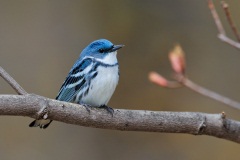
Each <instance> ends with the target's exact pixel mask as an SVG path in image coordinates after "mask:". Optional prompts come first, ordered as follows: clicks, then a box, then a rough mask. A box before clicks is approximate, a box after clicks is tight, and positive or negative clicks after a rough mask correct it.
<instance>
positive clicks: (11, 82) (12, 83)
mask: <svg viewBox="0 0 240 160" xmlns="http://www.w3.org/2000/svg"><path fill="white" fill-rule="evenodd" d="M0 76H1V77H2V78H3V79H4V80H5V81H6V82H7V83H8V84H9V85H10V86H11V87H12V88H13V89H14V90H15V91H16V92H17V93H18V94H20V95H24V94H27V92H26V91H25V90H24V89H23V88H22V87H21V86H20V85H19V84H18V83H17V82H16V81H15V80H14V79H13V78H12V77H11V76H10V75H9V74H8V73H7V72H6V71H5V70H4V69H3V68H2V67H1V66H0Z"/></svg>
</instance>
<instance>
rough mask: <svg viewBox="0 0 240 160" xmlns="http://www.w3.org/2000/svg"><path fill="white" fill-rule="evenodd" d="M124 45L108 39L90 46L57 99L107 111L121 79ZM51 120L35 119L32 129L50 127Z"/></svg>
mask: <svg viewBox="0 0 240 160" xmlns="http://www.w3.org/2000/svg"><path fill="white" fill-rule="evenodd" d="M123 46H124V45H114V44H112V43H111V42H110V41H108V40H106V39H100V40H96V41H93V42H92V43H90V44H89V45H88V46H87V47H86V48H85V49H84V50H83V51H82V53H81V54H80V57H79V58H78V60H77V61H76V62H75V64H74V65H73V67H72V68H71V70H70V72H69V74H68V76H67V77H66V80H65V81H64V83H63V84H62V87H61V88H60V91H59V93H58V95H57V97H56V99H57V100H60V101H66V102H72V103H77V104H81V105H83V106H85V107H86V109H87V110H88V111H90V110H89V107H100V108H105V109H106V110H107V111H108V112H110V113H111V114H112V115H113V109H112V108H111V107H108V106H107V103H108V101H109V100H110V98H111V96H112V94H113V93H114V90H115V88H116V86H117V84H118V80H119V65H118V60H117V50H119V49H120V48H122V47H123ZM51 122H52V120H50V119H46V120H43V119H40V120H34V121H33V122H32V123H30V124H29V127H37V126H39V127H40V128H47V127H48V126H49V124H50V123H51Z"/></svg>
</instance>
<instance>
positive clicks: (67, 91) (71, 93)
mask: <svg viewBox="0 0 240 160" xmlns="http://www.w3.org/2000/svg"><path fill="white" fill-rule="evenodd" d="M92 63H93V60H92V59H91V58H86V59H83V60H81V61H80V62H78V61H77V62H76V63H75V64H74V65H73V68H72V69H71V70H70V72H69V74H68V76H67V78H66V80H65V81H64V83H63V84H62V87H61V89H60V91H59V93H58V96H57V97H56V99H57V100H60V101H66V102H73V101H74V99H75V96H76V95H77V94H78V93H79V91H80V88H81V87H82V86H83V85H84V84H85V83H86V74H87V72H88V71H87V70H89V68H88V67H89V66H90V65H92Z"/></svg>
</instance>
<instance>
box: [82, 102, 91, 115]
mask: <svg viewBox="0 0 240 160" xmlns="http://www.w3.org/2000/svg"><path fill="white" fill-rule="evenodd" d="M80 105H82V106H83V107H85V108H86V110H87V111H88V113H89V114H90V108H91V107H92V106H91V105H89V104H85V103H80Z"/></svg>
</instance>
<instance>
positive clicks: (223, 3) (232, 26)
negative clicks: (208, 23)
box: [221, 1, 240, 42]
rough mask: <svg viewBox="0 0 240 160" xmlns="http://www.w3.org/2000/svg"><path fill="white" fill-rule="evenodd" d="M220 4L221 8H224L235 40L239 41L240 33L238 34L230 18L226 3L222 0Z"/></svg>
mask: <svg viewBox="0 0 240 160" xmlns="http://www.w3.org/2000/svg"><path fill="white" fill-rule="evenodd" d="M221 4H222V8H223V9H224V12H225V15H226V17H227V20H228V23H229V25H230V27H231V28H232V31H233V34H234V35H235V37H236V38H237V40H238V41H239V42H240V35H239V33H238V30H237V28H236V26H235V24H234V22H233V20H232V16H231V14H230V11H229V7H228V4H227V3H226V2H225V1H222V3H221Z"/></svg>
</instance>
